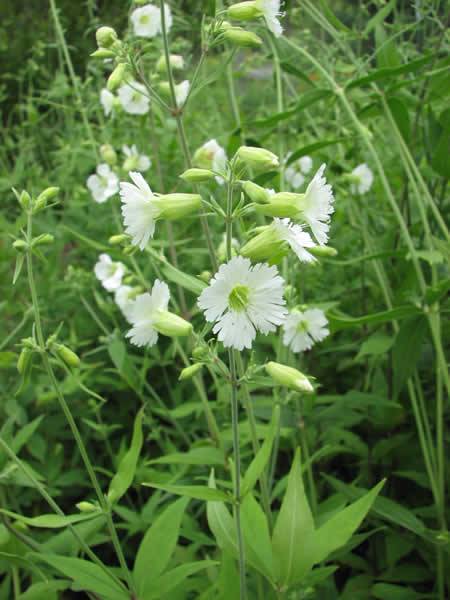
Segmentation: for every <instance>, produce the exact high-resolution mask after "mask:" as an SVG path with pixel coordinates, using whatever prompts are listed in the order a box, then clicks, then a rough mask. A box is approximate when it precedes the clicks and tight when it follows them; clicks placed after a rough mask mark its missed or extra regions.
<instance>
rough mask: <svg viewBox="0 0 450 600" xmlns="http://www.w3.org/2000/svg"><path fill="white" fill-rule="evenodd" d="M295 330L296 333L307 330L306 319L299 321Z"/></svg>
mask: <svg viewBox="0 0 450 600" xmlns="http://www.w3.org/2000/svg"><path fill="white" fill-rule="evenodd" d="M297 331H298V333H304V332H305V331H308V323H307V321H300V323H299V324H298V325H297Z"/></svg>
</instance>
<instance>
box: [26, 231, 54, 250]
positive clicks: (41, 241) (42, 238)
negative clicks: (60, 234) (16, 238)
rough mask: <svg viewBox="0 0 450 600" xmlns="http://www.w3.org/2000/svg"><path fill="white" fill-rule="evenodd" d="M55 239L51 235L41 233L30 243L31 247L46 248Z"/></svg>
mask: <svg viewBox="0 0 450 600" xmlns="http://www.w3.org/2000/svg"><path fill="white" fill-rule="evenodd" d="M54 241H55V238H54V237H53V236H52V234H51V233H43V234H42V235H38V236H37V237H35V238H34V239H33V240H32V241H31V246H32V247H35V246H48V245H49V244H53V242H54Z"/></svg>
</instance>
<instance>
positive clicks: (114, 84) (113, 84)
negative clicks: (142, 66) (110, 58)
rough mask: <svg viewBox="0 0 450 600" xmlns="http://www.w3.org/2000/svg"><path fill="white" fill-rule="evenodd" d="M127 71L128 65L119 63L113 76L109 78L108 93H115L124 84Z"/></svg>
mask: <svg viewBox="0 0 450 600" xmlns="http://www.w3.org/2000/svg"><path fill="white" fill-rule="evenodd" d="M126 71H127V65H126V64H125V63H119V64H118V65H117V67H116V68H115V69H114V71H113V72H112V73H111V75H110V76H109V77H108V81H107V83H106V87H107V89H108V91H110V92H115V91H116V90H117V88H118V87H119V86H120V84H121V83H122V82H123V79H124V77H125V73H126Z"/></svg>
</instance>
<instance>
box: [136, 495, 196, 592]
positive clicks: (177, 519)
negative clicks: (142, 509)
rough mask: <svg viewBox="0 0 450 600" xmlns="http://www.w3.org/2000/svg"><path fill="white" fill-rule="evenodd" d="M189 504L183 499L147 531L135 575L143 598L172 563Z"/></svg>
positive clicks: (159, 517)
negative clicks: (170, 562) (182, 520)
mask: <svg viewBox="0 0 450 600" xmlns="http://www.w3.org/2000/svg"><path fill="white" fill-rule="evenodd" d="M187 503H188V500H187V498H180V499H179V500H177V501H176V502H174V503H173V504H172V505H170V506H169V507H168V508H166V509H165V510H164V511H163V512H162V513H161V514H160V515H159V516H158V518H157V519H156V520H155V522H154V523H153V525H152V526H151V527H150V528H149V529H148V530H147V532H146V534H145V536H144V538H143V540H142V542H141V545H140V546H139V549H138V552H137V555H136V560H135V563H134V571H133V575H134V579H135V582H136V588H137V592H138V595H139V597H140V598H141V597H142V598H145V597H146V595H147V594H150V592H151V591H152V590H154V586H155V580H156V579H157V578H158V577H159V576H160V575H161V573H162V572H163V571H164V569H165V568H166V567H167V565H168V563H169V560H170V558H171V556H172V554H173V552H174V550H175V548H176V545H177V540H178V536H179V533H180V526H181V519H182V518H183V514H184V511H185V509H186V505H187Z"/></svg>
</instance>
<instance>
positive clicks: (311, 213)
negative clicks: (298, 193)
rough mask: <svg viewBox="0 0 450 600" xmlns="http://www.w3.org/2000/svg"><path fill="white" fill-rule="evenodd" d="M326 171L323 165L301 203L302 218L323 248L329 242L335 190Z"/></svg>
mask: <svg viewBox="0 0 450 600" xmlns="http://www.w3.org/2000/svg"><path fill="white" fill-rule="evenodd" d="M324 171H325V165H324V164H323V165H322V166H321V167H320V168H319V170H318V171H317V173H316V174H315V175H314V177H313V179H312V181H311V183H310V184H309V185H308V187H307V189H306V192H305V196H304V198H303V200H302V203H301V204H302V206H301V213H302V216H303V218H304V219H305V221H306V222H307V223H308V225H309V226H310V227H311V230H312V232H313V234H314V237H315V238H316V240H317V242H318V243H319V244H320V245H321V246H323V245H325V244H326V243H327V241H328V231H329V229H330V226H329V221H330V215H331V214H332V213H333V212H334V207H333V202H334V197H333V190H332V188H331V185H330V184H328V183H327V180H326V179H325V177H324V176H323V172H324Z"/></svg>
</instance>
